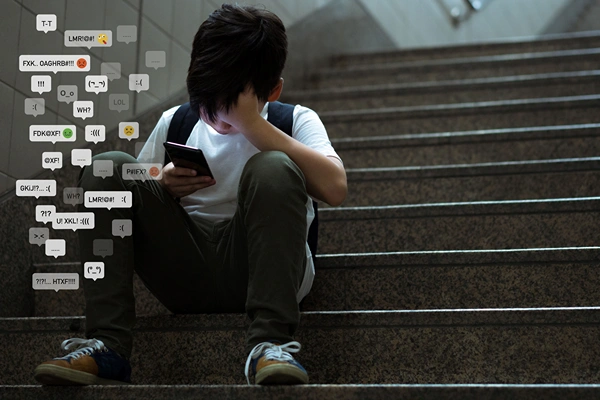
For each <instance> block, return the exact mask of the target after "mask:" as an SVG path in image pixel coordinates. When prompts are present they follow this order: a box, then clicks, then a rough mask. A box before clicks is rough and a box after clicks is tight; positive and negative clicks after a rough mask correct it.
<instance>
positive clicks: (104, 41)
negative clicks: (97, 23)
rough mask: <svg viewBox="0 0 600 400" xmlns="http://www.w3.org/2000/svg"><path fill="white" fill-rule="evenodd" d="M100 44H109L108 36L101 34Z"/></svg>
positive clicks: (99, 37)
mask: <svg viewBox="0 0 600 400" xmlns="http://www.w3.org/2000/svg"><path fill="white" fill-rule="evenodd" d="M98 42H100V43H102V44H107V43H108V36H106V34H104V33H101V34H99V35H98Z"/></svg>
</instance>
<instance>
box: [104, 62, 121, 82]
mask: <svg viewBox="0 0 600 400" xmlns="http://www.w3.org/2000/svg"><path fill="white" fill-rule="evenodd" d="M100 75H105V76H107V77H108V79H109V80H110V81H111V82H112V81H114V80H115V79H121V63H118V62H103V63H102V64H100Z"/></svg>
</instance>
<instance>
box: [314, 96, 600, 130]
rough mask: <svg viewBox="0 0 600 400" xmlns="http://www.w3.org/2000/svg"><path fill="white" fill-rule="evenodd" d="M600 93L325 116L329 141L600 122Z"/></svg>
mask: <svg viewBox="0 0 600 400" xmlns="http://www.w3.org/2000/svg"><path fill="white" fill-rule="evenodd" d="M598 107H600V95H584V96H567V97H549V98H543V99H518V100H500V101H488V102H477V103H457V104H436V105H426V106H412V107H387V108H373V109H364V110H340V111H327V112H323V113H320V118H321V120H322V121H323V123H324V124H325V126H326V128H327V132H328V134H329V137H330V138H347V137H365V136H388V135H400V134H414V133H427V132H447V131H468V130H479V129H502V128H517V127H527V126H530V127H536V126H547V125H575V124H592V123H598V122H600V113H598Z"/></svg>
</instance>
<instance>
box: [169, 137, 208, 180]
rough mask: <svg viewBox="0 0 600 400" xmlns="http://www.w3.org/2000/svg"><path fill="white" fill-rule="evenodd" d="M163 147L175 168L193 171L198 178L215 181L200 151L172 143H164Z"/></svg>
mask: <svg viewBox="0 0 600 400" xmlns="http://www.w3.org/2000/svg"><path fill="white" fill-rule="evenodd" d="M163 146H165V150H166V152H167V154H168V155H169V158H170V159H171V161H172V162H173V165H175V166H176V167H183V168H191V169H195V170H196V172H198V176H210V177H211V178H213V179H215V177H214V176H213V174H212V172H211V171H210V168H209V166H208V162H207V161H206V158H205V157H204V154H203V153H202V150H200V149H197V148H195V147H190V146H184V145H182V144H179V143H173V142H164V143H163Z"/></svg>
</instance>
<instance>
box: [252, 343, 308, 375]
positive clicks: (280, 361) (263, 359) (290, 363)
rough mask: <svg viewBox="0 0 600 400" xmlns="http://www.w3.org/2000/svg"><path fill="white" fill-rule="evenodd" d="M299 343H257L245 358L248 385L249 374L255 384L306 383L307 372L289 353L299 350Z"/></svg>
mask: <svg viewBox="0 0 600 400" xmlns="http://www.w3.org/2000/svg"><path fill="white" fill-rule="evenodd" d="M300 348H301V346H300V343H298V342H289V343H286V344H283V345H280V344H278V343H277V342H263V343H259V344H257V345H256V346H255V347H254V349H252V351H251V352H250V355H249V356H248V359H247V360H246V369H245V371H246V380H247V381H248V385H250V375H252V376H254V383H255V384H256V385H297V384H307V383H308V374H307V373H306V370H305V369H304V368H303V367H302V365H300V363H299V362H298V361H296V360H294V357H292V355H291V354H290V353H297V352H299V351H300Z"/></svg>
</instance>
